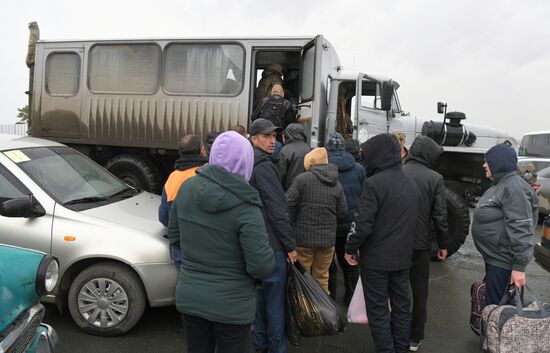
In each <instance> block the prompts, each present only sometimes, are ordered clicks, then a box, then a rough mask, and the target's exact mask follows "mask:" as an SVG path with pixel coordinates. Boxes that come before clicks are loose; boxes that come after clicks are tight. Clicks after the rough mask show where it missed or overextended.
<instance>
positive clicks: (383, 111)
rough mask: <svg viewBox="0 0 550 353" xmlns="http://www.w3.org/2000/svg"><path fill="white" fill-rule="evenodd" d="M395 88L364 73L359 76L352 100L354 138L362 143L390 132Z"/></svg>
mask: <svg viewBox="0 0 550 353" xmlns="http://www.w3.org/2000/svg"><path fill="white" fill-rule="evenodd" d="M392 99H393V86H392V83H391V81H378V80H375V79H373V78H371V77H369V76H367V75H365V74H363V73H359V74H358V75H357V81H356V85H355V97H354V98H353V99H352V102H353V103H352V109H353V114H352V116H353V138H355V139H358V140H359V141H360V142H361V143H363V142H365V141H366V140H368V139H369V138H371V137H372V136H375V135H378V134H381V133H385V132H388V131H389V123H390V114H391V105H392Z"/></svg>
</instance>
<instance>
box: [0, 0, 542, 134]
mask: <svg viewBox="0 0 550 353" xmlns="http://www.w3.org/2000/svg"><path fill="white" fill-rule="evenodd" d="M2 7H3V9H2V14H1V15H0V33H1V34H0V35H1V38H2V39H3V40H2V48H3V50H2V55H0V78H1V80H0V97H1V101H0V102H1V104H0V124H5V123H14V122H16V121H17V118H16V115H17V108H18V107H22V106H24V105H25V104H26V102H27V97H26V95H25V94H24V92H25V91H26V90H27V85H28V70H27V67H26V66H25V56H26V50H27V40H28V29H27V24H28V22H30V21H37V22H38V24H39V26H40V36H41V39H45V40H47V39H91V38H106V39H111V38H143V37H168V38H170V37H180V38H181V37H220V36H223V37H230V36H233V35H234V36H280V35H285V36H288V35H291V36H294V35H295V36H298V35H314V34H323V35H324V36H325V37H326V38H327V39H328V40H329V41H330V42H331V43H332V45H333V46H335V47H336V48H337V51H338V52H339V54H340V60H341V62H342V64H343V66H344V68H345V69H346V70H354V71H362V72H365V73H371V74H380V75H384V76H389V77H391V78H393V79H394V80H396V81H398V82H399V83H400V84H401V88H400V89H399V97H400V100H401V104H402V105H403V107H404V109H405V110H406V111H409V112H410V113H411V116H419V117H424V118H429V119H431V118H434V119H436V118H437V116H436V102H437V101H444V102H447V103H448V105H449V110H450V111H463V112H464V113H466V116H467V119H468V121H470V122H473V123H476V124H482V125H489V126H493V127H497V128H500V129H502V130H505V131H507V132H509V133H511V134H512V135H514V136H516V137H518V138H519V137H521V135H523V134H524V133H525V132H528V131H535V130H543V129H546V130H547V129H550V123H549V121H550V114H549V113H548V111H546V108H545V106H546V104H547V103H546V102H548V97H549V93H548V90H547V83H548V82H549V81H550V25H549V24H548V23H549V22H548V21H549V18H550V1H547V0H523V1H519V0H485V1H483V0H476V1H473V0H458V1H455V0H453V1H436V0H408V1H407V0H384V1H380V0H376V1H372V0H357V1H348V0H338V1H334V0H314V1H299V0H298V1H296V0H293V1H286V0H278V1H276V2H267V1H259V0H257V1H253V0H243V1H239V0H233V1H221V0H217V1H213V0H212V1H211V0H200V1H184V0H180V1H164V0H156V1H150V0H149V1H142V0H131V1H130V0H109V1H106V0H95V1H74V0H48V1H37V0H30V1H29V0H28V1H12V0H8V1H5V2H4V3H3V6H2Z"/></svg>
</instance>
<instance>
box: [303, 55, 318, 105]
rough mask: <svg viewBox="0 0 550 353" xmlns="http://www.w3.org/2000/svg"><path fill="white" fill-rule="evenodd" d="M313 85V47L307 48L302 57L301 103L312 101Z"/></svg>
mask: <svg viewBox="0 0 550 353" xmlns="http://www.w3.org/2000/svg"><path fill="white" fill-rule="evenodd" d="M314 84H315V45H312V46H311V47H309V48H307V49H306V50H305V51H304V55H303V57H302V89H301V94H302V101H308V100H312V99H313V87H314Z"/></svg>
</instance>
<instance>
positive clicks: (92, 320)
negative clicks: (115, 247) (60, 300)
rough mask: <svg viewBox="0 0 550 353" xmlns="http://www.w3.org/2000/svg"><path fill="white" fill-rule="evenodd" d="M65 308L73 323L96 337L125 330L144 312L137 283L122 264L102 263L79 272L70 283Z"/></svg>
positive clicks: (136, 278)
mask: <svg viewBox="0 0 550 353" xmlns="http://www.w3.org/2000/svg"><path fill="white" fill-rule="evenodd" d="M68 305H69V311H70V313H71V317H72V318H73V320H74V322H75V323H76V324H77V325H78V326H79V327H80V328H82V329H83V330H84V331H86V332H88V333H91V334H93V335H98V336H117V335H121V334H123V333H125V332H127V331H129V330H130V329H131V328H132V327H134V325H135V324H136V323H137V322H138V321H139V319H140V318H141V315H142V314H143V311H144V309H145V293H144V290H143V286H142V284H141V280H140V279H139V277H138V276H137V275H136V274H135V273H134V272H133V271H132V270H130V269H129V268H128V267H127V266H126V265H123V264H119V263H115V262H102V263H98V264H95V265H92V266H90V267H88V268H86V269H85V270H84V271H82V272H81V273H80V274H79V275H78V276H76V278H75V279H74V281H73V282H72V283H71V287H70V289H69V296H68Z"/></svg>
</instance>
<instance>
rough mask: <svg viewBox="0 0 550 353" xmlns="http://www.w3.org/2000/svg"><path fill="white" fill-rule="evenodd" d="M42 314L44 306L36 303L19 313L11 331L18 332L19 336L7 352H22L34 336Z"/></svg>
mask: <svg viewBox="0 0 550 353" xmlns="http://www.w3.org/2000/svg"><path fill="white" fill-rule="evenodd" d="M43 316H44V307H43V306H42V305H40V304H37V305H35V306H33V307H32V308H30V309H29V310H27V311H26V312H24V313H23V314H21V315H20V316H19V318H17V320H16V321H15V323H14V325H13V326H12V328H13V331H15V332H18V334H19V336H18V337H17V338H16V339H15V342H13V344H12V345H11V346H10V347H9V348H8V351H7V353H24V352H26V351H27V348H28V346H29V344H30V343H32V341H33V340H34V337H35V336H36V329H37V328H38V325H40V322H41V321H42V317H43Z"/></svg>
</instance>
